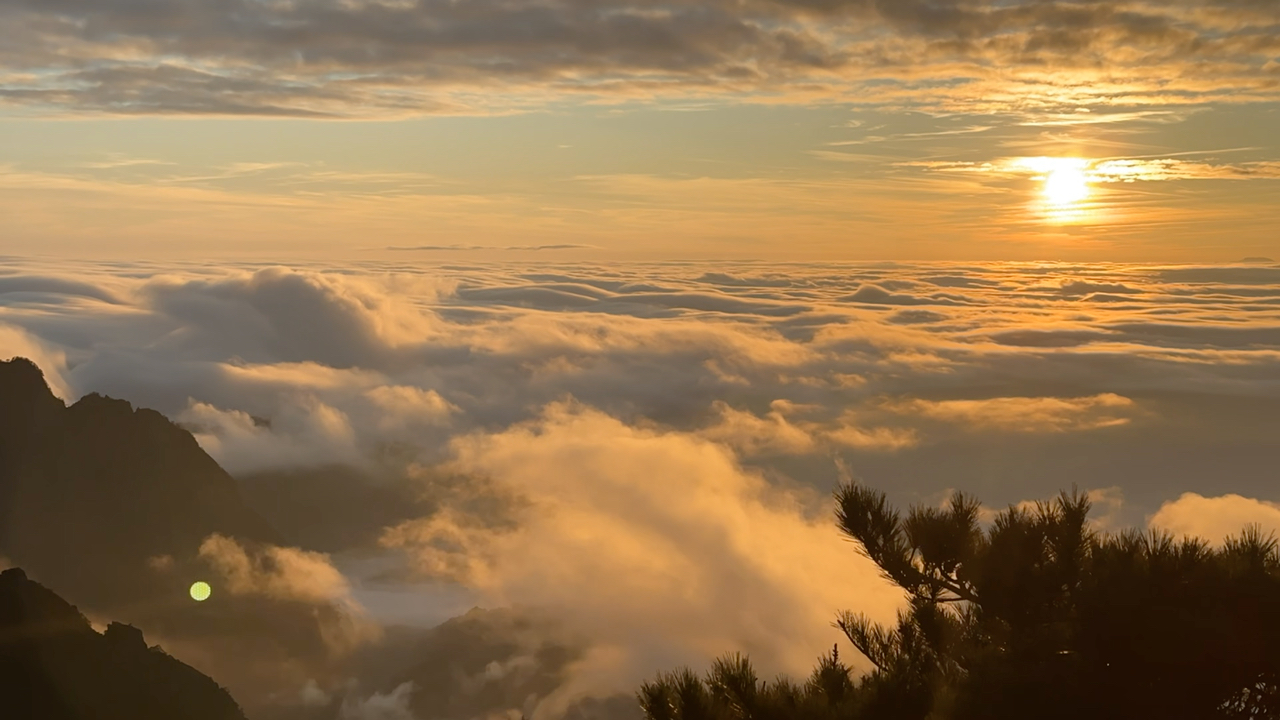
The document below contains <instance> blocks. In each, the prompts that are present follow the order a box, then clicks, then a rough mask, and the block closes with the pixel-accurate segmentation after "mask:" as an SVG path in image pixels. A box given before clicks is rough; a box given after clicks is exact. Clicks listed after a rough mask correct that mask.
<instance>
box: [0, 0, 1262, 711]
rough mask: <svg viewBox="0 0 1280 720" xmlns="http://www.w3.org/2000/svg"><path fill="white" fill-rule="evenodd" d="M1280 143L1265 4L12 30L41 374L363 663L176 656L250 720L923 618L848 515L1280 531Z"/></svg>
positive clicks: (26, 337) (314, 18) (776, 3)
mask: <svg viewBox="0 0 1280 720" xmlns="http://www.w3.org/2000/svg"><path fill="white" fill-rule="evenodd" d="M1277 127H1280V4H1277V3H1276V2H1274V0H1147V1H1135V2H1104V1H1091V0H1063V1H1061V2H1050V1H1048V0H705V1H702V2H693V1H691V0H666V1H665V2H659V1H651V0H632V1H630V2H624V1H618V0H530V1H528V2H515V1H512V0H0V359H6V358H9V357H13V356H24V357H28V358H31V359H32V360H34V361H35V362H36V363H37V364H38V365H39V366H40V367H41V369H42V370H43V371H44V373H45V376H46V378H47V379H48V380H49V382H50V384H51V386H52V388H53V390H54V392H55V393H57V395H58V396H59V397H61V398H62V399H64V400H65V401H67V402H75V401H76V400H78V399H79V398H81V397H83V396H85V395H86V394H89V393H95V392H96V393H103V394H106V395H110V396H112V397H116V398H123V399H126V400H128V401H130V402H131V403H133V404H134V405H135V406H139V407H149V408H154V409H156V410H159V411H160V412H162V413H163V414H165V415H166V416H167V417H169V418H171V419H172V420H174V421H175V422H177V423H179V424H180V425H181V426H182V427H184V428H186V429H188V430H189V431H190V432H192V433H193V434H194V436H195V438H196V440H197V441H198V442H199V444H200V446H201V447H202V448H203V449H204V450H205V451H206V452H207V453H208V454H209V455H211V456H212V457H213V458H214V459H215V460H217V461H218V463H219V464H220V465H222V466H223V467H224V468H226V469H227V470H228V471H229V472H230V473H231V474H232V475H234V476H235V478H236V479H237V481H238V482H239V484H240V488H241V490H242V492H243V494H244V495H245V497H246V498H249V499H250V500H252V501H253V502H263V499H264V498H267V499H271V501H272V503H274V505H273V506H272V507H273V512H272V513H265V514H267V515H269V517H268V520H270V521H272V522H273V523H275V524H276V525H278V526H279V529H280V530H281V536H282V537H283V538H285V539H286V540H287V542H286V544H285V545H281V546H271V547H265V548H263V547H248V546H245V545H242V544H240V542H239V541H237V539H235V538H229V537H223V536H219V535H214V536H210V537H208V538H205V539H204V540H203V542H202V543H201V544H200V546H199V547H192V548H189V553H190V554H191V555H192V556H193V557H197V558H199V559H200V560H201V561H202V562H205V563H206V564H207V568H208V570H209V574H208V576H207V577H206V578H205V579H207V580H208V581H209V582H210V584H211V586H212V588H213V593H214V594H213V597H214V598H218V597H222V596H225V595H235V596H243V597H245V598H251V599H255V600H263V601H264V602H266V601H267V600H272V601H281V602H285V601H287V603H292V604H288V605H287V608H286V609H288V611H289V612H291V613H293V612H296V613H297V616H296V618H294V619H297V620H298V624H300V625H306V623H307V622H310V621H309V620H307V618H311V619H313V620H314V621H315V622H316V623H321V624H324V623H327V622H329V621H331V620H333V621H334V622H336V623H338V624H337V625H335V626H333V627H329V626H325V627H323V628H321V629H322V630H323V631H324V632H323V633H322V637H321V639H320V640H319V641H317V642H315V643H312V645H309V646H307V647H309V648H310V649H309V650H305V651H303V650H299V651H298V652H299V654H298V655H297V656H294V657H289V658H287V659H286V661H282V662H279V663H275V667H267V665H270V664H271V663H269V662H267V661H265V660H261V658H259V660H260V662H257V663H248V662H246V661H245V660H244V658H245V657H247V655H246V653H245V651H244V647H250V646H248V645H246V646H237V645H236V642H238V639H237V638H236V637H228V638H227V639H226V642H225V643H221V644H219V645H218V646H217V647H211V646H209V645H207V644H202V643H201V642H200V638H199V637H195V636H182V635H180V634H177V631H175V630H173V629H172V628H170V629H169V630H167V631H166V628H164V627H157V628H143V630H144V631H146V632H147V637H148V639H149V640H150V641H152V642H157V643H159V644H161V645H162V646H163V647H165V648H166V650H168V651H169V652H172V653H173V654H174V655H175V656H176V657H178V658H180V659H182V660H184V661H185V662H189V663H191V664H193V665H194V666H196V667H197V668H199V669H201V670H202V671H204V672H207V673H209V674H210V675H211V676H213V677H214V678H215V679H216V680H218V681H219V682H220V683H222V684H224V685H226V686H227V687H228V688H230V689H231V691H232V693H233V694H234V695H235V697H236V698H237V699H238V700H239V701H240V702H241V703H242V704H244V705H245V707H246V708H247V709H250V710H251V713H250V715H251V716H252V717H254V718H255V720H259V719H265V720H275V719H276V718H292V719H294V720H298V719H301V720H319V719H320V718H321V717H323V718H324V720H333V717H334V716H335V713H334V712H330V713H329V714H328V715H317V714H310V715H309V714H307V713H308V712H311V711H313V710H315V711H316V712H319V711H318V710H317V708H321V707H322V706H323V707H324V708H327V709H329V710H334V709H335V708H336V709H337V710H336V716H337V717H339V718H340V720H375V719H376V720H434V719H435V718H437V717H450V718H452V720H463V718H462V716H460V715H459V716H455V715H452V714H449V713H447V712H445V710H441V709H439V708H436V709H435V710H432V709H431V707H430V702H431V698H430V697H427V696H428V695H430V693H427V692H425V691H424V690H423V689H422V688H420V687H417V686H414V685H413V684H412V683H406V684H405V685H401V686H395V687H387V686H379V685H376V684H370V683H369V681H368V678H367V677H363V676H359V672H360V670H359V668H362V667H365V665H364V664H363V663H366V661H370V662H373V664H374V665H377V666H379V667H384V666H389V664H393V663H392V660H393V659H395V658H398V657H399V654H401V653H403V652H404V648H403V647H401V646H397V645H395V642H394V641H395V640H396V632H395V631H394V630H393V628H395V627H396V625H397V624H408V625H411V626H415V627H418V628H427V627H431V626H434V625H436V624H438V623H441V622H443V621H446V620H448V619H449V618H455V617H458V616H465V615H464V614H465V613H467V612H468V610H469V609H471V608H472V607H476V606H478V607H483V608H489V609H495V608H497V609H503V608H505V609H511V608H520V610H521V611H522V612H524V611H530V610H531V609H532V610H536V611H537V613H538V618H539V620H538V622H534V623H526V622H523V621H519V622H514V621H513V622H508V621H506V620H501V619H499V620H486V621H485V622H494V623H496V624H495V625H494V627H493V628H491V633H490V634H491V635H492V636H493V637H498V638H501V639H503V640H504V641H508V640H509V641H510V646H511V647H512V648H514V650H513V651H512V652H513V653H514V654H513V655H511V656H510V657H507V658H505V659H502V661H501V662H498V661H496V660H495V664H494V665H492V666H486V667H485V669H484V670H483V672H482V673H480V675H478V676H476V677H466V678H460V679H459V680H458V682H457V683H456V685H457V687H458V688H462V689H463V690H465V689H466V688H473V689H474V688H483V687H488V686H486V685H485V684H484V683H486V682H490V681H494V682H497V681H499V680H501V679H502V678H506V677H521V676H522V674H525V675H529V676H533V675H536V674H537V673H538V672H543V673H549V675H548V677H553V678H554V679H555V684H553V686H551V687H550V689H549V690H548V692H545V693H538V694H530V695H528V696H527V697H524V698H523V699H521V700H519V701H513V703H512V704H511V706H510V707H490V708H488V710H487V711H486V712H487V713H488V714H487V715H477V717H482V716H483V717H512V718H514V717H521V716H524V717H528V718H529V719H530V720H559V718H561V717H563V716H564V715H565V712H566V709H567V708H569V707H571V706H573V705H574V703H581V702H584V701H596V700H600V701H604V700H608V699H610V698H612V699H614V700H616V699H618V698H622V700H623V704H624V705H626V706H627V708H628V710H629V712H630V713H631V714H626V713H623V714H618V715H610V714H608V713H604V714H600V715H598V717H600V718H602V720H628V719H630V718H633V717H634V712H635V708H634V704H633V703H632V702H631V698H632V697H633V695H632V693H633V692H634V689H635V688H636V687H637V686H638V684H639V683H640V682H642V681H643V680H645V679H648V678H651V677H653V676H654V674H655V673H657V672H660V671H665V670H669V669H671V668H673V667H676V666H678V665H681V664H687V665H690V666H692V667H695V668H705V667H706V666H707V665H708V663H709V662H710V661H711V659H712V658H714V657H716V656H718V655H720V654H721V653H723V652H728V651H739V650H740V651H744V652H749V653H751V655H752V657H753V659H754V660H755V661H756V662H757V663H758V665H759V666H760V667H761V669H762V671H763V673H764V674H765V675H768V676H772V675H773V673H775V672H785V673H791V674H793V675H796V676H807V674H808V672H809V670H810V668H811V667H812V664H813V661H814V659H815V658H816V657H817V656H818V655H819V654H820V653H822V652H825V651H826V650H828V649H829V648H830V647H831V644H832V643H835V642H837V641H838V638H837V633H836V631H834V630H833V628H832V627H831V625H830V623H831V621H832V620H833V619H834V618H835V614H836V612H838V611H840V610H854V611H859V612H865V613H867V614H868V615H869V616H871V617H872V618H873V619H876V620H881V621H887V620H891V619H892V618H893V617H894V615H895V613H896V611H897V610H898V609H899V608H900V607H901V606H902V600H903V599H902V595H901V593H900V592H899V591H898V590H896V589H894V588H892V587H890V586H888V585H887V584H886V583H885V581H884V580H883V578H881V577H880V575H879V573H878V572H877V571H876V569H875V568H874V567H872V566H871V565H870V561H868V560H866V559H865V558H862V557H860V556H859V555H858V553H857V552H856V549H855V548H854V547H853V546H852V544H851V543H850V542H848V541H846V540H844V539H842V537H841V536H840V534H839V532H838V531H837V529H836V527H835V525H834V521H833V512H832V510H833V508H832V505H831V492H832V490H833V489H834V488H836V487H837V486H838V485H839V484H841V483H849V482H859V483H865V484H867V485H869V486H872V487H876V488H880V489H883V490H884V491H885V492H886V493H887V494H888V497H889V500H890V501H891V502H893V503H895V504H896V505H898V506H900V507H907V506H910V505H925V506H940V505H941V504H943V503H944V502H945V501H946V500H947V498H948V497H950V496H951V495H952V494H953V493H955V492H957V491H965V492H969V493H973V494H976V495H977V496H978V497H979V498H980V499H981V500H982V501H983V503H984V510H983V512H984V515H983V518H984V522H985V521H989V520H990V519H991V518H992V517H994V515H995V513H996V512H998V511H999V510H1000V509H1002V508H1006V507H1008V506H1010V505H1020V504H1024V503H1032V502H1034V501H1036V500H1040V499H1045V498H1049V497H1052V496H1053V495H1055V494H1056V493H1057V492H1058V491H1060V490H1064V489H1069V488H1071V487H1073V486H1075V487H1078V488H1079V489H1080V490H1081V491H1082V492H1086V493H1088V494H1089V497H1090V498H1092V500H1093V502H1094V512H1093V515H1092V516H1091V522H1092V523H1093V524H1094V525H1093V526H1094V527H1095V528H1096V529H1097V530H1099V531H1103V532H1107V531H1113V530H1119V529H1121V528H1126V527H1137V528H1141V529H1157V530H1167V531H1169V532H1172V533H1175V534H1179V535H1199V536H1203V537H1205V538H1207V539H1209V540H1210V541H1211V542H1215V543H1216V542H1221V540H1222V538H1224V537H1225V536H1226V535H1227V534H1228V533H1231V532H1234V531H1236V530H1238V529H1239V528H1240V527H1242V526H1243V525H1244V524H1245V523H1258V524H1260V525H1261V526H1263V527H1264V528H1265V529H1278V530H1280V495H1278V494H1277V492H1276V470H1275V468H1277V467H1280V449H1278V445H1277V443H1276V442H1275V438H1276V437H1277V435H1278V434H1280V409H1278V408H1280V402H1277V400H1278V399H1280V398H1278V396H1280V262H1277V260H1280V133H1277V132H1276V128H1277ZM290 503H293V504H290ZM170 561H172V558H170ZM4 564H5V561H4V559H3V558H0V566H3V565H4ZM172 565H173V563H172V562H168V563H166V562H160V561H157V562H156V563H155V567H156V570H155V571H156V572H166V571H167V570H165V568H171V567H172ZM149 567H150V566H149ZM602 578H608V580H609V581H608V582H602ZM37 579H38V578H37ZM72 600H73V601H75V599H74V598H72ZM174 602H175V607H180V608H185V607H187V605H186V603H188V598H186V596H185V594H184V595H183V596H182V597H181V598H178V599H176V600H174ZM81 607H82V608H86V609H87V611H91V610H92V608H91V606H90V605H88V604H84V603H81ZM277 610H279V608H277ZM264 617H266V616H264ZM271 617H273V618H274V617H275V616H271ZM291 617H292V616H291ZM466 617H474V616H466ZM94 619H95V621H96V620H101V619H103V618H94ZM108 619H109V618H108ZM335 619H336V620H335ZM273 623H274V620H272V621H270V622H260V623H257V624H255V625H252V627H254V628H258V627H269V626H271V625H272V624H273ZM504 623H507V624H505V625H504ZM173 627H177V626H176V625H175V626H173ZM291 627H292V626H291ZM166 632H168V634H166ZM255 632H257V630H255ZM264 632H265V631H264ZM241 639H242V638H241ZM552 641H554V642H555V643H562V644H568V645H571V646H572V647H574V648H576V650H575V653H576V654H571V656H569V659H568V660H564V659H563V658H562V661H561V664H560V665H554V666H553V667H545V666H544V664H545V662H546V656H545V653H542V654H540V653H541V651H540V650H539V649H538V648H539V647H542V645H540V643H546V642H552ZM317 648H318V649H317ZM307 653H311V654H310V655H308V654H307ZM845 653H846V654H845V655H842V657H849V658H853V662H854V665H855V666H856V667H858V668H860V669H865V667H866V663H865V662H862V661H861V660H860V659H858V658H856V656H855V655H854V654H853V653H852V651H851V650H849V649H848V648H847V647H846V648H845ZM379 657H381V658H383V659H382V660H377V661H376V662H374V661H372V660H370V659H371V658H373V659H374V660H376V659H377V658H379ZM348 660H349V661H350V662H348ZM335 663H336V665H335ZM344 663H345V664H344ZM335 667H336V668H337V669H335ZM344 673H345V674H344ZM362 682H363V683H364V684H361V683H362ZM424 698H425V699H424Z"/></svg>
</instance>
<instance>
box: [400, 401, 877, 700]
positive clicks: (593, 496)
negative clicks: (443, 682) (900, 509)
mask: <svg viewBox="0 0 1280 720" xmlns="http://www.w3.org/2000/svg"><path fill="white" fill-rule="evenodd" d="M454 448H455V452H456V457H455V459H454V460H453V462H452V463H451V465H450V468H451V469H453V470H455V471H456V472H460V473H468V474H476V475H481V476H484V477H489V478H492V479H493V480H494V482H495V483H498V484H499V485H500V486H502V487H504V488H507V489H509V490H510V491H511V492H513V493H516V494H518V495H519V496H520V497H522V498H523V500H524V502H525V505H524V506H523V507H522V510H521V512H519V513H518V514H517V516H516V518H515V522H514V525H513V526H512V527H510V528H506V529H501V530H496V531H495V530H492V529H489V528H486V527H484V526H483V525H479V524H469V523H468V519H467V518H466V517H465V516H462V515H435V516H432V517H429V518H426V519H424V520H418V521H410V522H407V523H404V524H402V525H400V526H398V527H396V528H393V529H391V530H389V531H388V533H387V535H386V536H385V537H384V543H385V544H387V545H388V546H390V547H395V548H403V549H406V550H408V551H410V552H411V553H413V554H414V555H416V557H417V558H418V562H419V567H420V568H421V570H422V571H423V572H425V573H428V574H431V575H438V574H440V573H442V572H444V573H447V575H448V577H449V579H453V580H457V581H459V582H461V583H463V584H464V585H466V586H467V587H470V588H472V589H473V590H475V591H476V592H477V593H479V594H480V595H481V597H483V598H484V599H485V600H486V601H488V602H490V603H493V604H498V605H510V604H519V605H530V606H533V607H541V608H553V609H554V610H553V612H555V613H556V615H557V616H558V617H560V618H561V619H562V621H563V622H564V623H565V625H566V626H567V627H568V628H570V629H571V630H572V631H576V632H577V633H579V634H580V635H581V636H582V637H584V638H586V639H587V641H588V643H589V649H588V651H587V654H586V656H585V657H584V658H583V660H582V661H581V662H580V663H579V664H578V665H577V666H575V669H574V671H573V675H572V676H571V678H570V679H569V681H568V682H567V683H566V685H565V686H564V688H562V690H561V691H560V692H559V693H558V694H557V695H556V696H554V697H552V698H549V699H547V700H546V703H548V704H549V707H547V708H540V710H539V712H537V713H535V714H534V717H548V716H553V715H552V714H550V713H552V711H557V710H563V709H564V707H566V706H567V703H569V702H570V701H572V700H576V699H578V698H579V697H580V696H581V695H585V694H587V693H588V692H600V691H602V690H609V691H614V692H624V693H625V692H626V691H627V690H628V688H630V687H631V686H633V685H634V684H635V683H636V682H638V681H639V680H641V679H642V678H643V677H645V676H646V675H647V674H649V673H652V672H653V671H654V670H655V669H657V668H660V667H663V666H665V665H669V664H672V663H699V662H702V660H703V659H704V658H706V657H709V656H712V655H715V654H716V653H717V652H722V651H724V650H725V649H740V650H744V651H748V652H751V653H752V654H753V655H754V656H756V657H758V658H759V659H760V661H761V662H762V663H763V664H764V665H765V666H766V667H768V668H771V669H777V670H785V671H789V672H794V673H802V672H804V671H805V669H806V668H807V667H808V666H809V665H810V664H811V663H812V662H813V658H814V655H815V652H817V651H819V650H820V649H821V648H823V647H825V646H826V645H827V644H829V643H830V642H833V641H834V637H832V635H831V634H830V632H829V623H830V618H831V617H832V613H833V612H835V611H836V610H837V609H839V608H840V607H842V605H843V604H845V603H847V602H848V600H849V598H853V597H857V598H858V603H859V605H860V607H861V608H862V609H863V610H864V611H865V612H868V613H869V614H871V615H873V616H876V617H881V618H888V617H892V616H893V613H894V611H895V609H896V607H897V605H898V603H899V602H900V599H901V598H900V594H899V592H898V591H896V590H895V589H893V588H891V587H890V586H889V585H887V584H886V583H885V582H884V581H882V580H881V579H880V578H879V574H878V570H877V569H876V568H875V567H874V565H872V564H871V563H870V561H869V560H867V559H866V558H863V557H861V556H859V555H858V554H857V553H856V552H854V551H853V548H852V547H850V546H849V545H848V544H847V543H843V542H840V539H839V533H838V531H837V530H836V528H835V525H834V521H833V519H832V512H831V507H829V504H827V503H820V504H817V505H816V506H815V507H812V508H806V507H805V506H804V503H803V502H802V501H801V498H799V497H796V496H794V495H792V494H789V493H786V492H782V491H779V490H777V489H775V488H772V487H770V485H769V484H768V483H767V482H766V481H765V479H764V478H763V477H761V476H760V475H758V474H756V473H754V472H751V471H749V470H747V469H745V468H743V467H742V466H741V465H739V464H738V463H737V462H736V461H735V459H734V457H733V455H732V454H731V453H730V452H728V451H726V450H725V449H724V448H722V447H720V446H718V445H715V444H713V443H710V442H707V441H705V440H702V439H700V438H697V437H695V436H691V435H688V434H684V433H677V432H662V431H654V430H645V429H638V428H635V427H631V426H628V425H626V424H624V423H622V422H620V421H618V420H617V419H615V418H612V417H609V416H607V415H604V414H602V413H599V412H597V411H594V410H589V409H586V408H582V407H580V406H574V405H566V404H559V405H552V406H550V407H548V408H547V409H546V410H545V411H544V413H543V414H542V416H541V417H540V418H538V419H536V420H533V421H530V422H528V423H524V424H521V425H517V426H515V427H512V428H510V429H508V430H505V431H503V432H501V433H497V434H479V435H470V436H466V437H463V438H460V439H458V440H456V441H455V445H454ZM766 618H767V620H765V619H766Z"/></svg>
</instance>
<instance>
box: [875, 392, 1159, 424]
mask: <svg viewBox="0 0 1280 720" xmlns="http://www.w3.org/2000/svg"><path fill="white" fill-rule="evenodd" d="M1133 405H1134V403H1133V401H1132V400H1130V399H1129V398H1126V397H1121V396H1119V395H1116V394H1114V393H1103V394H1101V395H1094V396H1091V397H1080V398H1053V397H1002V398H988V399H985V400H937V401H933V400H920V399H913V400H903V401H894V402H890V403H889V407H890V408H891V409H893V410H894V411H895V412H900V413H907V414H917V415H922V416H924V417H927V418H930V419H933V420H941V421H943V422H952V423H964V424H966V425H969V426H972V427H976V428H979V429H985V430H990V429H995V430H1003V431H1006V432H1028V433H1036V432H1068V431H1077V430H1095V429H1098V428H1106V427H1114V426H1116V425H1124V424H1126V423H1128V422H1129V421H1130V418H1129V417H1127V416H1126V414H1127V413H1129V412H1131V411H1132V408H1133Z"/></svg>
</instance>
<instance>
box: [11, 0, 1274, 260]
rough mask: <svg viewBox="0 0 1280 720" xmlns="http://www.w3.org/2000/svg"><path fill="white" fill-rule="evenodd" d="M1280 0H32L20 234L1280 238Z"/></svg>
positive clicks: (311, 240) (255, 253)
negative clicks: (514, 0)
mask: <svg viewBox="0 0 1280 720" xmlns="http://www.w3.org/2000/svg"><path fill="white" fill-rule="evenodd" d="M1278 28H1280V9H1278V8H1277V6H1276V4H1275V3H1273V2H1270V1H1269V0H1210V1H1205V0H1150V1H1148V2H1112V1H1095V0H1076V1H1066V2H1046V1H1044V0H927V1H926V0H907V1H905V2H888V1H887V0H732V1H730V0H717V1H714V2H691V1H688V0H667V1H666V2H655V1H651V0H635V1H632V2H625V1H617V0H558V1H550V2H529V3H510V2H501V1H499V0H467V1H466V2H446V1H444V0H184V1H182V2H167V1H164V2H162V1H161V0H105V1H97V0H59V1H57V2H44V1H41V2H36V1H35V0H4V1H3V2H0V127H2V128H3V130H2V131H0V218H3V219H2V220H0V223H2V225H0V232H2V233H3V235H4V237H5V249H6V251H8V252H13V253H16V254H41V255H52V256H77V257H103V258H115V257H137V256H146V257H172V258H185V259H190V258H197V257H201V258H210V257H217V258H219V259H234V258H245V257H252V258H255V259H258V260H276V261H280V260H287V259H292V258H298V257H307V258H309V259H328V260H332V259H335V258H344V259H347V258H358V259H379V260H387V259H390V258H393V257H405V258H410V257H416V258H419V259H423V258H430V259H434V258H439V257H441V256H445V257H449V258H472V259H475V258H481V257H483V258H489V259H497V258H502V259H522V260H534V259H540V260H546V258H545V256H547V255H551V256H553V258H551V259H552V260H553V261H561V260H592V261H599V260H614V259H632V260H647V261H653V260H665V259H673V258H680V259H741V260H746V259H761V260H779V259H790V260H797V261H833V260H845V261H857V260H910V261H920V260H1068V261H1125V262H1210V263H1221V262H1233V261H1237V260H1240V259H1242V258H1245V257H1257V256H1274V255H1277V254H1280V248H1278V247H1277V239H1276V238H1277V235H1278V234H1277V233H1276V232H1275V228H1276V227H1277V224H1278V223H1280V210H1278V209H1277V208H1280V202H1277V200H1278V199H1280V180H1278V179H1277V178H1280V148H1278V147H1277V140H1276V137H1277V135H1276V133H1275V132H1274V128H1275V127H1276V126H1277V124H1278V123H1280V30H1278Z"/></svg>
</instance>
